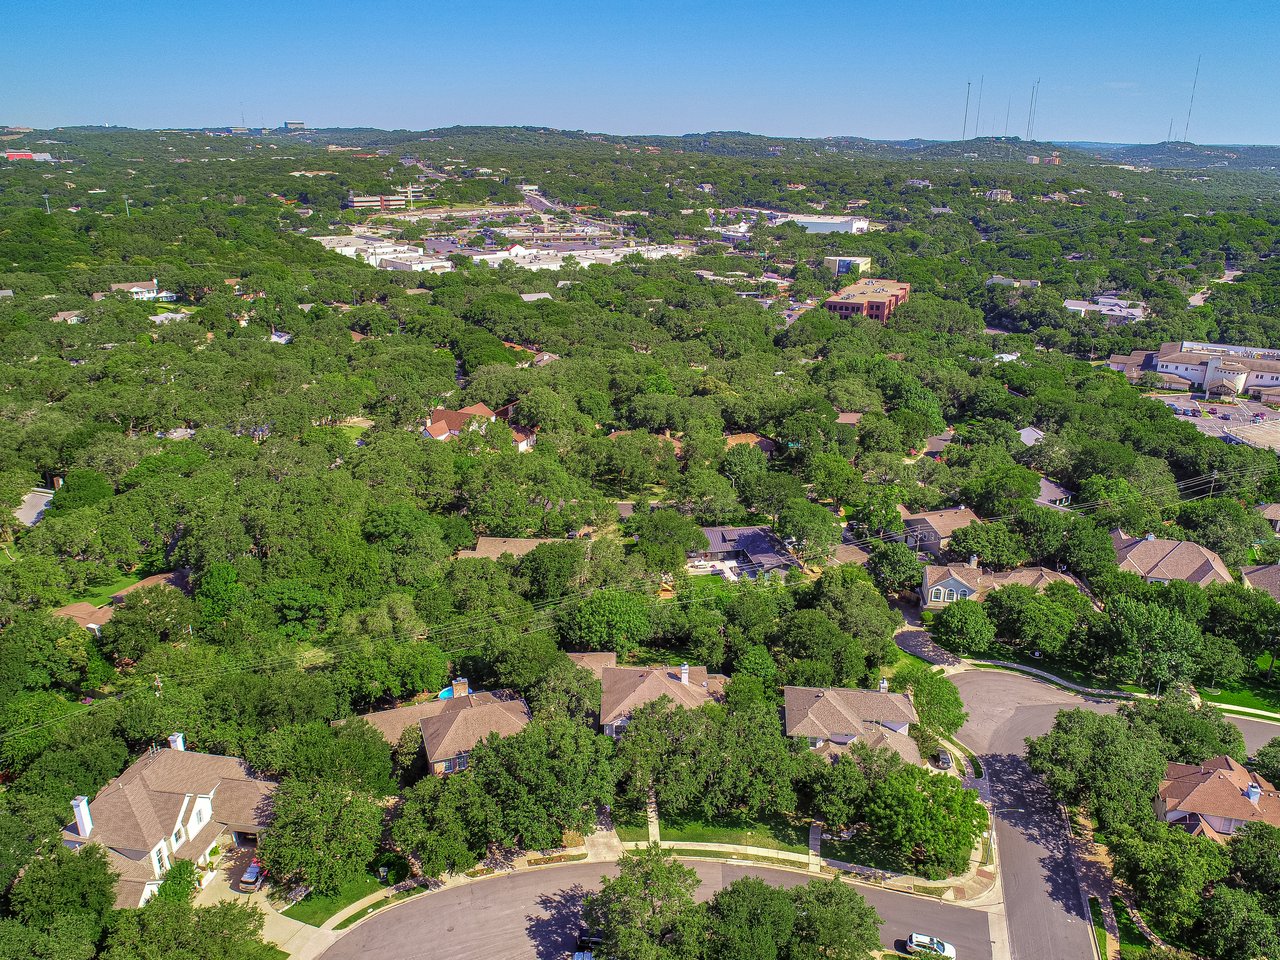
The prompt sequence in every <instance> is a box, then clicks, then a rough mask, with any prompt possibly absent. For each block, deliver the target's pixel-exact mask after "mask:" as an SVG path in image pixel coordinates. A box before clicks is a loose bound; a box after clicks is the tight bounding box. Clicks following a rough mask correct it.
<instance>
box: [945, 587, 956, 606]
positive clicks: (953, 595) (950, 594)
mask: <svg viewBox="0 0 1280 960" xmlns="http://www.w3.org/2000/svg"><path fill="white" fill-rule="evenodd" d="M955 598H956V592H955V591H954V590H948V591H947V603H950V602H951V601H952V600H954V599H955Z"/></svg>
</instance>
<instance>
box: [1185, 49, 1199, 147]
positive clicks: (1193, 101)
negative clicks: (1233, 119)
mask: <svg viewBox="0 0 1280 960" xmlns="http://www.w3.org/2000/svg"><path fill="white" fill-rule="evenodd" d="M1203 56H1204V54H1203V53H1202V54H1200V56H1199V57H1196V76H1195V79H1194V80H1192V81H1191V102H1190V103H1188V104H1187V122H1186V125H1185V126H1183V128H1182V140H1183V142H1184V143H1190V141H1189V140H1187V131H1188V130H1190V129H1191V108H1192V107H1194V106H1195V105H1196V84H1198V83H1199V82H1200V58H1201V57H1203Z"/></svg>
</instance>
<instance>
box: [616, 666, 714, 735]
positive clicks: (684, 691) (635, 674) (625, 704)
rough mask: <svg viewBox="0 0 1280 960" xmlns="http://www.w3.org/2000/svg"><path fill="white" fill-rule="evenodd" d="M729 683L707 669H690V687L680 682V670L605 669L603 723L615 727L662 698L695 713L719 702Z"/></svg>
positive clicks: (654, 668)
mask: <svg viewBox="0 0 1280 960" xmlns="http://www.w3.org/2000/svg"><path fill="white" fill-rule="evenodd" d="M727 679H728V678H726V677H724V676H722V675H720V674H709V673H707V668H706V667H690V668H689V682H688V683H681V682H680V667H664V666H654V667H605V668H604V669H602V670H601V673H600V683H601V699H600V722H601V723H602V724H606V723H613V722H614V721H616V720H620V719H622V718H623V717H626V716H630V714H631V713H632V712H633V711H634V710H636V709H637V708H639V707H642V706H644V705H645V704H646V703H652V702H653V701H655V700H657V699H659V698H661V697H670V698H671V700H672V701H673V702H674V703H675V705H676V706H678V707H684V708H686V709H689V710H692V709H695V708H697V707H700V706H702V705H703V704H704V703H710V702H711V701H712V700H718V699H719V698H720V695H721V694H722V693H723V692H724V685H725V683H726V681H727Z"/></svg>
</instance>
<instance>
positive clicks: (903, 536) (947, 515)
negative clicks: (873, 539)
mask: <svg viewBox="0 0 1280 960" xmlns="http://www.w3.org/2000/svg"><path fill="white" fill-rule="evenodd" d="M898 514H899V516H901V517H902V526H903V531H902V533H900V534H898V535H897V536H896V537H895V539H896V540H897V541H898V542H899V543H905V544H906V545H907V546H909V547H911V548H912V549H913V550H920V551H922V552H924V553H928V554H930V555H932V556H935V557H940V556H942V554H943V553H944V552H945V551H946V549H947V547H949V546H950V545H951V536H952V534H954V533H955V532H956V531H957V530H961V529H963V528H965V527H967V526H969V524H971V523H981V522H982V518H981V517H979V516H978V515H977V514H976V513H974V512H973V511H972V510H970V509H969V508H968V507H966V506H963V505H961V506H959V507H948V508H946V509H945V510H926V511H925V512H924V513H912V512H911V511H909V510H908V509H907V508H906V507H904V506H901V505H899V506H898Z"/></svg>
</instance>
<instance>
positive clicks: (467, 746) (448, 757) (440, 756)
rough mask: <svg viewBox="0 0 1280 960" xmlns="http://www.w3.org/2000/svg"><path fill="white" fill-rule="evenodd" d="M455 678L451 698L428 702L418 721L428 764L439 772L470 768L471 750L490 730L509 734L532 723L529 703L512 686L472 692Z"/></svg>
mask: <svg viewBox="0 0 1280 960" xmlns="http://www.w3.org/2000/svg"><path fill="white" fill-rule="evenodd" d="M466 683H467V681H466V680H455V681H454V684H453V687H452V693H453V695H452V696H451V697H449V698H448V699H440V700H433V701H432V702H431V703H430V704H425V705H424V706H426V707H427V708H429V709H426V710H424V711H423V715H422V717H421V719H419V721H418V724H419V726H420V727H421V728H422V750H423V752H424V753H425V754H426V757H427V766H428V768H429V769H430V770H431V772H432V773H433V774H435V775H436V776H438V777H439V776H444V775H446V774H450V773H456V772H458V771H459V770H465V769H467V760H468V757H469V756H470V754H471V751H472V750H474V749H475V746H476V744H478V743H479V742H480V741H481V740H485V739H487V738H488V737H489V736H490V735H491V734H496V735H497V736H499V737H510V736H514V735H515V734H517V733H519V732H520V731H521V730H523V729H524V728H525V727H527V726H528V725H529V721H530V719H532V717H531V715H530V713H529V705H528V704H527V703H525V702H524V699H523V698H522V697H519V696H517V695H516V694H515V693H513V692H512V691H510V690H494V691H491V692H481V693H471V692H470V690H469V688H468V687H467V686H466Z"/></svg>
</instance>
